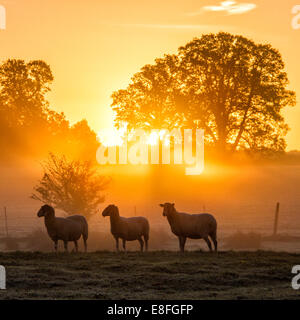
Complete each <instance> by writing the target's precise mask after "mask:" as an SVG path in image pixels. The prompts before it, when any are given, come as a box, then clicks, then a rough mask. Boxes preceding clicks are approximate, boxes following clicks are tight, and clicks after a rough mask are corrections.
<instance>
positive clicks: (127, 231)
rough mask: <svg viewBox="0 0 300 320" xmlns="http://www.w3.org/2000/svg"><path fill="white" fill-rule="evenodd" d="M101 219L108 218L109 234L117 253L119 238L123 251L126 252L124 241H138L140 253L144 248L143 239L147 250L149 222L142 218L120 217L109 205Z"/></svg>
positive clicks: (115, 208) (113, 206)
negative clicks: (114, 243)
mask: <svg viewBox="0 0 300 320" xmlns="http://www.w3.org/2000/svg"><path fill="white" fill-rule="evenodd" d="M102 216H103V217H107V216H109V217H110V226H111V233H112V235H113V236H114V238H115V240H116V249H117V251H119V238H121V239H122V240H123V249H124V251H126V241H133V240H138V241H139V242H140V246H141V251H143V248H144V241H143V239H142V237H144V240H145V245H146V251H147V250H148V240H149V222H148V220H147V219H146V218H144V217H132V218H124V217H120V215H119V209H118V207H117V206H115V205H113V204H111V205H109V206H108V207H107V208H105V209H104V210H103V212H102Z"/></svg>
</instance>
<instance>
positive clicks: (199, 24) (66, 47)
mask: <svg viewBox="0 0 300 320" xmlns="http://www.w3.org/2000/svg"><path fill="white" fill-rule="evenodd" d="M227 2H229V1H227ZM237 2H238V3H237V5H235V6H234V5H231V7H232V6H233V8H234V9H236V10H235V13H236V14H232V12H231V14H230V13H229V12H228V11H225V10H222V11H209V10H203V7H205V6H206V7H207V6H219V3H220V1H219V0H198V1H195V0H184V1H183V0H180V1H179V0H163V1H162V0H151V1H149V0H148V1H146V0H72V1H71V0H6V1H5V0H0V4H2V5H4V6H5V7H6V10H7V29H6V30H4V31H1V32H0V41H1V51H0V58H1V60H5V59H7V58H22V59H26V60H28V59H43V60H45V61H46V62H47V63H49V64H50V65H51V68H52V71H53V73H54V77H55V81H54V83H53V85H52V93H51V95H50V97H49V98H50V102H51V106H52V108H54V109H55V110H58V111H64V112H65V113H66V115H67V117H68V119H70V120H71V122H75V121H78V120H81V119H82V118H86V119H87V120H88V122H89V123H90V125H91V127H92V128H93V129H94V130H95V131H98V130H99V129H100V128H103V127H110V126H112V123H113V119H112V112H111V109H110V103H111V99H110V95H111V93H112V92H113V91H114V90H118V89H120V88H123V87H126V85H127V84H128V82H129V80H130V77H131V76H132V75H133V74H134V73H135V72H137V71H139V69H140V68H141V67H142V66H143V65H144V64H146V63H152V62H153V60H154V59H155V58H156V57H160V56H162V55H163V54H164V53H175V52H176V50H177V48H178V47H179V46H181V45H184V44H185V43H187V42H188V41H190V40H192V39H193V38H194V37H200V36H201V34H203V33H209V32H218V31H228V32H232V33H235V34H242V35H245V36H247V37H250V38H252V39H254V40H255V41H260V42H269V43H271V44H272V45H273V46H274V47H276V48H278V49H279V50H280V52H281V53H282V55H283V58H284V60H285V62H286V69H287V72H288V74H289V78H290V82H291V85H290V87H291V88H292V89H293V90H295V91H296V92H297V93H298V95H300V67H299V65H298V57H299V56H300V41H299V40H300V30H293V29H292V27H291V19H292V17H293V15H292V14H291V10H292V7H293V6H294V5H296V4H297V2H298V3H299V4H300V1H297V0H286V1H282V0H275V1H274V0H245V1H243V0H242V1H237ZM245 3H246V6H245V5H244V4H245ZM241 4H242V6H241ZM248 4H250V5H248ZM254 5H256V7H255V6H254ZM254 7H255V8H254ZM218 8H219V9H220V6H219V7H218ZM218 8H217V9H216V10H219V9H218ZM243 8H246V9H245V10H244V9H243ZM247 8H249V11H247V10H248V9H247ZM250 8H251V9H252V10H250ZM221 9H222V8H221ZM223 9H224V7H223ZM241 11H244V12H241ZM298 100H299V99H298ZM299 107H300V105H299V103H298V104H297V106H296V107H295V108H290V109H287V110H286V111H285V112H284V114H285V116H286V120H287V122H288V124H289V125H290V127H291V131H290V133H289V134H288V150H291V149H300V127H299V126H298V120H299V119H300V108H299Z"/></svg>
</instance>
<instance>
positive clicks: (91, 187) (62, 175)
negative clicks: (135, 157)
mask: <svg viewBox="0 0 300 320" xmlns="http://www.w3.org/2000/svg"><path fill="white" fill-rule="evenodd" d="M43 168H44V175H43V178H42V179H41V180H40V181H39V182H38V184H37V185H36V186H35V188H34V193H33V194H32V196H31V198H32V199H34V200H38V201H41V202H43V203H47V204H49V205H52V206H54V207H56V208H59V209H62V210H64V211H65V212H66V213H67V214H69V215H72V214H78V213H79V214H82V215H84V216H85V217H86V218H87V219H89V218H91V217H92V216H93V215H94V214H95V213H96V212H97V210H98V206H99V204H100V203H102V202H103V201H104V199H105V197H104V195H103V191H104V190H105V189H106V188H107V187H108V185H109V183H110V179H109V178H107V177H104V176H102V175H99V174H98V173H97V171H96V169H95V168H94V167H93V165H92V164H91V162H88V161H68V160H67V159H66V157H65V156H61V157H59V156H55V155H54V154H52V153H51V154H50V155H49V158H48V160H47V161H46V162H45V163H44V164H43Z"/></svg>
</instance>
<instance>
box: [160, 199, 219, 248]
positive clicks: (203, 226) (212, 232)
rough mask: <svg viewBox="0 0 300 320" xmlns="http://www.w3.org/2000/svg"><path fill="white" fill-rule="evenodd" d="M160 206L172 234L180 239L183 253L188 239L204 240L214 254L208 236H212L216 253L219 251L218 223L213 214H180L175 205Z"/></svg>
mask: <svg viewBox="0 0 300 320" xmlns="http://www.w3.org/2000/svg"><path fill="white" fill-rule="evenodd" d="M160 206H161V207H162V208H164V210H163V216H166V217H167V219H168V222H169V224H170V226H171V230H172V232H173V233H174V234H175V235H176V236H177V237H178V239H179V247H180V251H181V252H184V246H185V242H186V238H190V239H204V240H205V241H206V243H207V245H208V248H209V250H210V251H211V252H212V246H211V242H210V240H209V238H208V236H210V238H211V239H212V241H213V243H214V246H215V251H217V250H218V242H217V221H216V219H215V218H214V217H213V216H212V215H211V214H208V213H202V214H187V213H182V212H178V211H177V210H176V209H175V204H174V203H165V204H160Z"/></svg>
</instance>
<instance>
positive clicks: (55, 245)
mask: <svg viewBox="0 0 300 320" xmlns="http://www.w3.org/2000/svg"><path fill="white" fill-rule="evenodd" d="M57 243H58V241H57V240H54V250H55V252H56V253H57Z"/></svg>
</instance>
